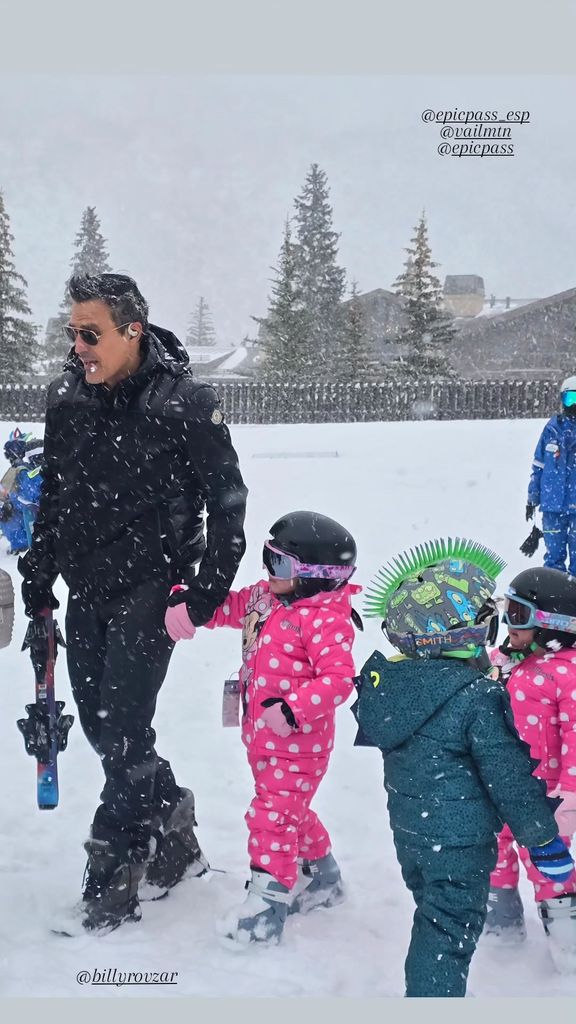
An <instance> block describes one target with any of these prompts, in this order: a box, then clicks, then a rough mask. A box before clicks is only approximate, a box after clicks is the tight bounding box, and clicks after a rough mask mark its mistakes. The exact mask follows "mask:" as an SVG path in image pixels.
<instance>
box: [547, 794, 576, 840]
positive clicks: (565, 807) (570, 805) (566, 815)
mask: <svg viewBox="0 0 576 1024" xmlns="http://www.w3.org/2000/svg"><path fill="white" fill-rule="evenodd" d="M549 795H550V796H559V797H561V798H562V803H561V804H560V806H559V807H558V809H557V810H556V811H555V812H554V817H555V818H556V824H557V825H558V828H559V830H560V835H561V836H573V835H574V833H575V832H576V792H573V791H572V790H568V789H560V786H556V789H553V790H552V792H551V793H550V794H549Z"/></svg>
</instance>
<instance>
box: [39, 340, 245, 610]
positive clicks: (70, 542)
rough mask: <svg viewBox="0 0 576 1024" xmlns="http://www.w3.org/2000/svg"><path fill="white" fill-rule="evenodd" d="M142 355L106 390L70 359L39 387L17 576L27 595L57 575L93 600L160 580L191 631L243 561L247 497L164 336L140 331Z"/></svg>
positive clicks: (208, 413)
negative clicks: (38, 442) (37, 462)
mask: <svg viewBox="0 0 576 1024" xmlns="http://www.w3.org/2000/svg"><path fill="white" fill-rule="evenodd" d="M142 346H143V360H142V363H141V365H140V367H139V369H138V371H137V372H136V373H135V374H134V375H133V376H131V377H128V378H126V379H125V380H123V381H120V383H119V384H118V385H117V386H116V387H114V388H112V389H108V388H107V387H106V386H105V385H98V384H97V385H92V384H87V383H86V381H85V375H84V370H83V367H82V365H81V363H80V361H79V360H78V358H77V357H76V356H75V355H71V357H70V359H69V361H68V362H67V363H66V366H65V367H64V373H63V374H62V375H61V376H60V377H58V378H57V379H56V380H54V381H52V383H51V384H50V386H49V388H48V399H47V411H46V430H45V435H44V455H45V469H44V483H43V487H42V493H41V498H40V507H39V513H38V517H37V520H36V524H35V527H34V535H33V540H32V546H31V548H30V550H29V551H28V553H27V554H26V555H24V557H23V558H21V559H20V561H19V569H20V572H21V573H22V575H23V576H24V577H25V581H26V583H25V586H26V585H27V586H28V587H29V588H30V587H31V588H32V590H33V591H37V592H38V593H41V592H45V591H46V590H48V589H50V588H51V587H52V585H53V583H54V581H55V579H56V577H57V576H58V574H59V573H61V574H62V576H63V577H64V580H65V581H66V583H67V584H68V586H69V587H70V589H71V591H72V592H73V593H77V594H79V595H80V596H84V597H87V598H88V599H92V600H94V601H102V600H108V599H110V598H111V597H114V596H116V595H117V594H120V593H122V592H125V591H127V590H130V589H132V588H133V587H134V586H137V585H138V584H140V583H143V582H145V581H146V580H149V579H152V578H157V577H159V576H160V577H164V578H165V579H166V582H167V586H168V585H169V584H170V583H175V582H179V581H184V582H186V583H188V584H189V586H190V593H189V595H188V600H187V604H188V608H189V611H190V615H191V618H192V620H193V621H194V623H195V624H196V625H202V624H203V623H204V622H207V621H208V619H210V618H211V616H212V614H213V613H214V611H215V609H216V608H217V607H218V606H219V605H220V604H221V603H222V601H223V600H224V598H225V597H226V595H227V593H228V591H229V589H230V586H231V584H232V581H233V579H234V576H235V575H236V570H237V568H238V565H239V562H240V559H241V558H242V555H243V553H244V550H245V546H246V544H245V539H244V532H243V523H244V515H245V508H246V494H247V491H246V487H245V486H244V483H243V480H242V477H241V475H240V469H239V466H238V459H237V456H236V452H235V451H234V448H233V447H232V443H231V440H230V433H229V431H228V428H227V426H226V425H225V423H224V421H223V416H222V412H221V410H220V404H219V398H218V395H217V394H216V392H215V390H214V389H213V388H212V387H211V386H210V385H208V384H204V383H202V382H199V381H196V380H194V379H193V377H192V373H191V371H190V369H189V368H188V355H187V353H186V350H185V349H184V348H183V346H182V345H181V344H180V342H179V341H178V340H177V338H176V337H175V336H174V335H173V334H172V333H171V332H170V331H165V330H163V329H161V328H158V327H155V326H154V325H150V328H149V331H148V333H147V335H146V336H145V337H144V339H143V341H142ZM204 511H206V513H207V519H206V528H205V527H204ZM198 563H200V566H199V569H198V573H197V575H196V570H195V568H194V566H196V565H197V564H198Z"/></svg>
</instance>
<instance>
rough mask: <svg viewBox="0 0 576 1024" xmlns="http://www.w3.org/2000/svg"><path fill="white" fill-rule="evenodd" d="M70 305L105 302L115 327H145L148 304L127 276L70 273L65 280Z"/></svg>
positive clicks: (146, 324) (132, 280) (146, 325)
mask: <svg viewBox="0 0 576 1024" xmlns="http://www.w3.org/2000/svg"><path fill="white" fill-rule="evenodd" d="M68 294H69V295H70V298H71V299H72V302H93V301H99V302H104V303H106V305H107V306H108V308H109V310H110V315H111V317H112V319H113V321H114V323H115V324H116V326H117V327H119V326H120V324H126V323H133V322H138V323H141V324H142V327H143V328H144V331H146V330H147V328H148V303H147V302H146V299H145V298H144V296H143V295H142V294H141V293H140V290H139V288H138V285H137V284H136V281H134V279H133V278H132V277H128V275H127V274H73V275H72V277H71V278H70V280H69V281H68Z"/></svg>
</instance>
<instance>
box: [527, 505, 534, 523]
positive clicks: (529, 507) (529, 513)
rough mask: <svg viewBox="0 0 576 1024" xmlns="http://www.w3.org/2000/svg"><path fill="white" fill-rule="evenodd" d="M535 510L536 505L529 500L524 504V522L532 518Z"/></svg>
mask: <svg viewBox="0 0 576 1024" xmlns="http://www.w3.org/2000/svg"><path fill="white" fill-rule="evenodd" d="M535 511H536V505H533V504H532V502H531V501H529V502H527V504H526V522H527V523H528V522H529V521H530V520H531V519H534V513H535Z"/></svg>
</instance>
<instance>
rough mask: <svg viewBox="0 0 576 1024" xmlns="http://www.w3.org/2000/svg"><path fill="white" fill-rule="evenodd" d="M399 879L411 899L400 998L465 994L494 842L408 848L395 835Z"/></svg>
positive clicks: (482, 915) (481, 923) (483, 910)
mask: <svg viewBox="0 0 576 1024" xmlns="http://www.w3.org/2000/svg"><path fill="white" fill-rule="evenodd" d="M395 844H396V850H397V852H398V858H399V860H400V865H401V868H402V875H403V877H404V880H405V882H406V884H407V886H408V888H409V889H410V890H411V891H412V893H413V895H414V899H415V900H416V911H415V913H414V923H413V926H412V938H411V940H410V947H409V949H408V956H407V957H406V963H405V972H406V995H407V996H419V997H427V996H435V997H447V996H450V997H456V996H460V997H461V996H464V995H465V994H466V981H467V978H468V971H469V968H470V961H471V959H472V956H473V953H474V950H475V949H476V945H477V942H478V939H479V938H480V935H481V932H482V928H483V927H484V921H485V918H486V903H487V899H488V890H489V886H490V871H491V869H492V868H493V866H494V864H495V861H496V843H487V844H485V845H482V846H467V847H447V846H440V845H439V846H438V848H437V849H434V848H431V847H428V848H425V847H413V846H412V847H408V846H406V845H404V843H402V841H401V840H400V841H399V840H398V833H397V834H396V836H395Z"/></svg>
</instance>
